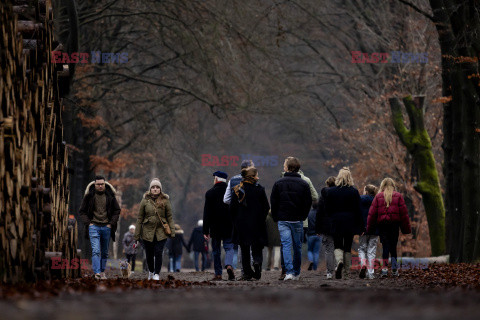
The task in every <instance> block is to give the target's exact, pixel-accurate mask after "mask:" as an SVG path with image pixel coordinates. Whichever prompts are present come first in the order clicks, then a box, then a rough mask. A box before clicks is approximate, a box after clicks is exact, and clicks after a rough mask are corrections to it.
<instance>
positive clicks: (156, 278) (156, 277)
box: [152, 273, 160, 281]
mask: <svg viewBox="0 0 480 320" xmlns="http://www.w3.org/2000/svg"><path fill="white" fill-rule="evenodd" d="M152 280H157V281H158V280H160V275H159V274H158V273H155V274H154V275H153V278H152Z"/></svg>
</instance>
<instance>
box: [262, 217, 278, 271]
mask: <svg viewBox="0 0 480 320" xmlns="http://www.w3.org/2000/svg"><path fill="white" fill-rule="evenodd" d="M265 222H266V225H267V237H268V238H267V239H268V241H267V249H268V251H267V268H266V270H267V271H270V270H271V269H274V270H279V269H280V248H281V244H282V242H281V241H280V233H279V232H278V223H276V222H275V221H273V218H272V212H271V211H270V212H269V213H268V215H267V219H266V220H265Z"/></svg>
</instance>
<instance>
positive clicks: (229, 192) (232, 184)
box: [223, 159, 255, 274]
mask: <svg viewBox="0 0 480 320" xmlns="http://www.w3.org/2000/svg"><path fill="white" fill-rule="evenodd" d="M253 166H255V164H254V163H253V161H252V160H249V159H244V160H242V163H241V164H240V171H242V170H243V169H245V168H248V167H253ZM241 181H242V175H241V173H239V174H236V175H234V176H233V177H232V178H231V179H230V180H229V181H228V184H227V189H226V190H225V194H224V195H223V202H225V203H226V204H228V205H230V201H231V199H232V193H233V188H235V186H236V185H238V184H239V183H240V182H241ZM238 249H239V248H238V245H234V246H233V264H232V267H233V269H236V268H237V262H238V257H239V256H238ZM240 260H241V252H240ZM240 264H241V261H240ZM242 274H243V269H242Z"/></svg>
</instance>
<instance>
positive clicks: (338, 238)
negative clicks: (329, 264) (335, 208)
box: [333, 234, 353, 253]
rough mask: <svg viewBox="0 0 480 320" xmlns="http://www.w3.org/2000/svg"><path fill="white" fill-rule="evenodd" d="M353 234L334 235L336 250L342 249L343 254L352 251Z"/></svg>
mask: <svg viewBox="0 0 480 320" xmlns="http://www.w3.org/2000/svg"><path fill="white" fill-rule="evenodd" d="M352 242H353V234H339V235H333V245H334V247H335V249H342V250H343V252H346V253H349V252H350V251H352Z"/></svg>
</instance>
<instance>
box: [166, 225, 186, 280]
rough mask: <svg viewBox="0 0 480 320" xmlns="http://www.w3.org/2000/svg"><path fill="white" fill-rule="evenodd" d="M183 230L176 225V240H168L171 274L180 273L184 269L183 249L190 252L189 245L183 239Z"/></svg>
mask: <svg viewBox="0 0 480 320" xmlns="http://www.w3.org/2000/svg"><path fill="white" fill-rule="evenodd" d="M183 233H184V232H183V230H182V228H181V227H180V225H178V224H175V238H171V239H168V240H167V245H166V246H167V249H168V257H169V268H168V269H169V270H168V271H170V272H180V270H181V269H182V254H183V248H182V246H184V247H185V249H186V250H187V251H188V252H190V249H189V248H188V245H187V244H186V243H185V240H184V238H183Z"/></svg>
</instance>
